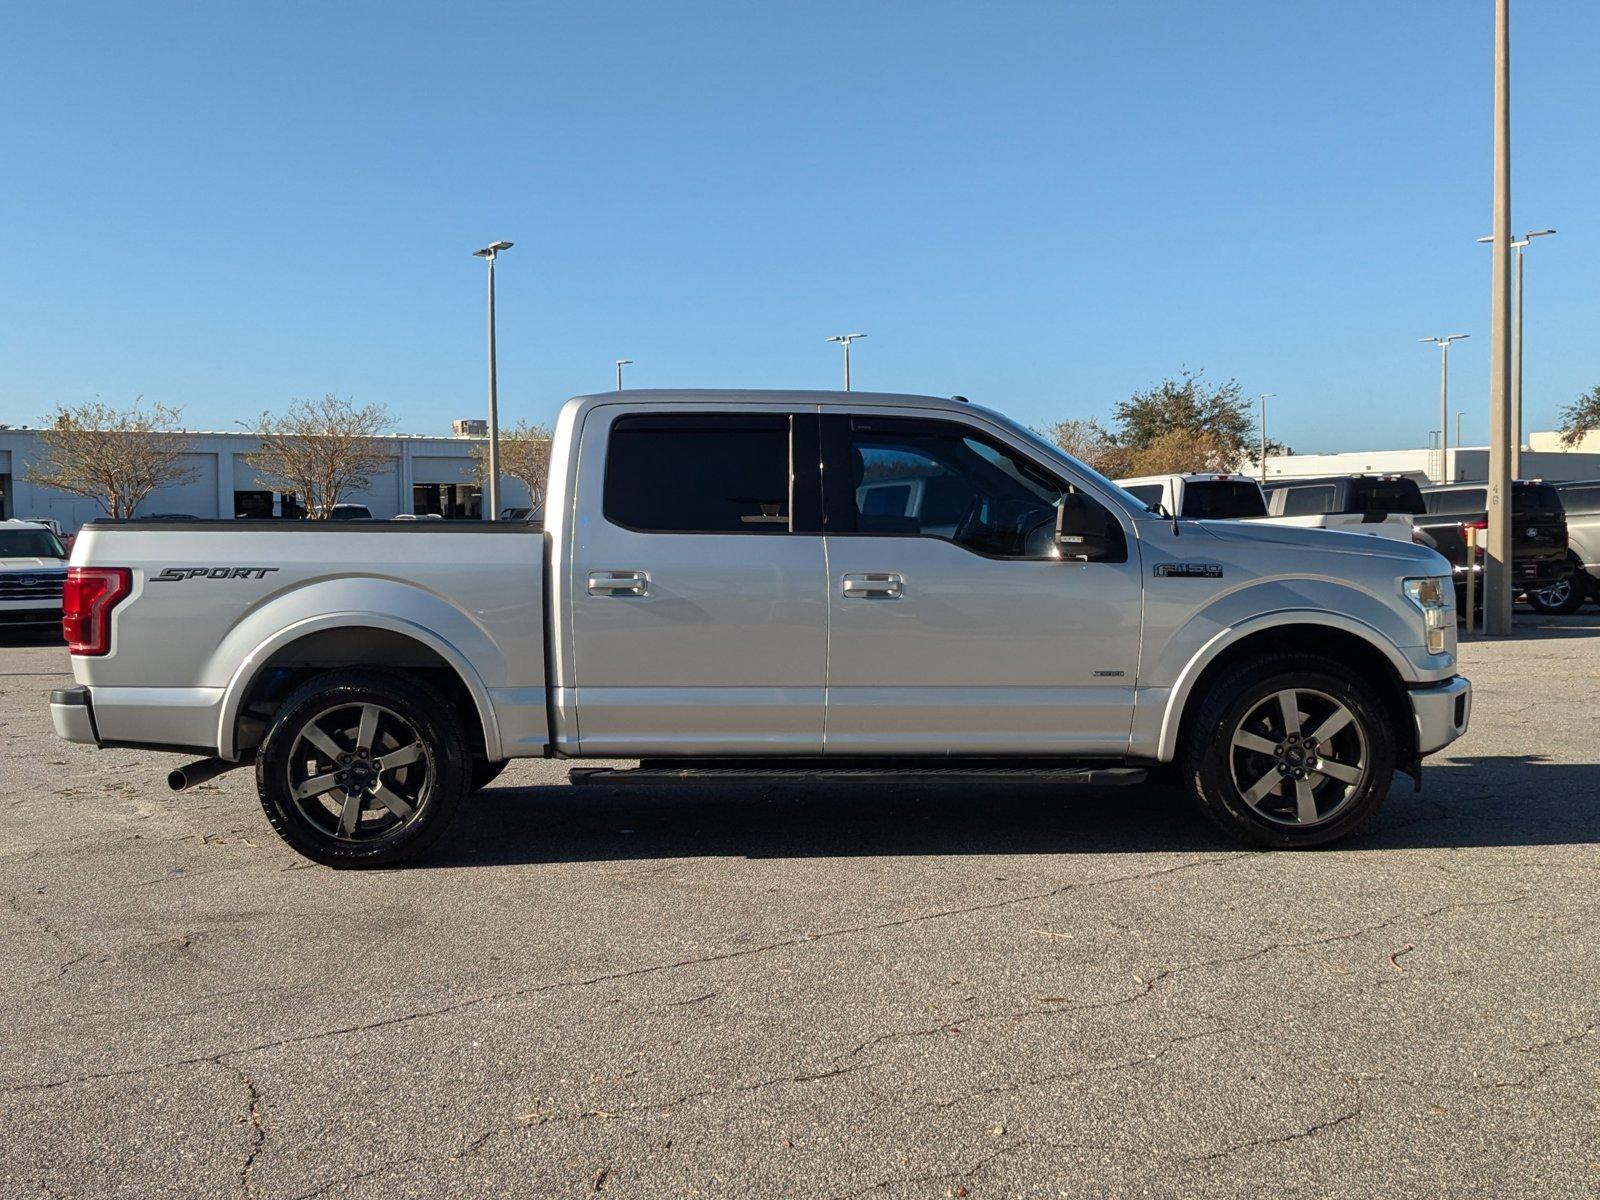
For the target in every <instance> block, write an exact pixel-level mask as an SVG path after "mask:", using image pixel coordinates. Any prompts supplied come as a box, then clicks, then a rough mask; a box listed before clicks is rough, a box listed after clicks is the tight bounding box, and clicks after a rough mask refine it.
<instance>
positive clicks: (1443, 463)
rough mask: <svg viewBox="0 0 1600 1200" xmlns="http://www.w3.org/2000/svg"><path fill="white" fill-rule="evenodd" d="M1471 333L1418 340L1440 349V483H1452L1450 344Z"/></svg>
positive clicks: (1469, 335)
mask: <svg viewBox="0 0 1600 1200" xmlns="http://www.w3.org/2000/svg"><path fill="white" fill-rule="evenodd" d="M1471 336H1472V335H1471V334H1470V333H1451V334H1446V335H1445V336H1444V337H1442V338H1439V337H1425V338H1418V339H1417V341H1419V342H1432V343H1433V344H1434V345H1436V346H1438V347H1439V474H1440V475H1441V476H1442V478H1441V479H1440V480H1439V482H1440V483H1449V482H1450V343H1451V342H1459V341H1460V340H1461V339H1462V338H1469V337H1471Z"/></svg>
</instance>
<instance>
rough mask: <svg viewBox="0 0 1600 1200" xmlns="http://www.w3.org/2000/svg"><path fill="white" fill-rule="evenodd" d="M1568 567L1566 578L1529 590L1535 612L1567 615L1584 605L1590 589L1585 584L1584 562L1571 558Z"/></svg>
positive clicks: (1529, 601) (1529, 597) (1530, 601)
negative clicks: (1535, 589)
mask: <svg viewBox="0 0 1600 1200" xmlns="http://www.w3.org/2000/svg"><path fill="white" fill-rule="evenodd" d="M1567 567H1568V568H1569V573H1568V574H1567V575H1566V576H1565V577H1564V578H1562V579H1558V580H1556V581H1555V582H1554V583H1552V584H1550V585H1549V586H1548V587H1542V588H1539V589H1538V590H1537V591H1532V590H1530V591H1529V592H1528V603H1529V605H1531V606H1532V608H1533V610H1534V611H1535V612H1541V613H1547V614H1553V615H1559V616H1566V615H1568V614H1569V613H1575V612H1577V611H1578V610H1579V609H1580V608H1582V607H1583V602H1584V600H1586V599H1587V598H1588V589H1587V588H1586V587H1585V586H1584V584H1585V583H1586V582H1587V580H1586V578H1585V576H1584V573H1583V564H1581V563H1580V562H1578V560H1577V559H1576V558H1569V559H1568V560H1567Z"/></svg>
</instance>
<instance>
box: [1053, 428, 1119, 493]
mask: <svg viewBox="0 0 1600 1200" xmlns="http://www.w3.org/2000/svg"><path fill="white" fill-rule="evenodd" d="M1038 432H1039V434H1040V435H1041V436H1042V437H1045V438H1048V439H1049V440H1050V441H1052V442H1054V443H1055V444H1056V445H1058V446H1060V447H1061V448H1062V449H1063V450H1065V451H1066V452H1067V453H1068V454H1070V455H1072V457H1073V458H1075V459H1077V460H1078V461H1079V462H1081V463H1083V464H1085V465H1086V466H1089V467H1093V468H1094V469H1095V470H1096V471H1099V472H1100V473H1101V474H1102V475H1105V476H1107V477H1109V478H1111V479H1116V478H1117V477H1119V476H1125V475H1127V474H1129V470H1128V466H1129V463H1130V455H1129V452H1128V450H1127V448H1126V447H1124V446H1120V445H1118V444H1117V439H1116V438H1115V437H1114V436H1113V435H1112V433H1111V432H1110V431H1109V430H1107V429H1106V427H1105V426H1103V425H1101V424H1100V422H1099V421H1095V420H1085V419H1083V418H1073V419H1070V420H1066V421H1057V422H1055V423H1054V424H1052V425H1047V426H1046V427H1045V428H1043V429H1041V430H1039V431H1038Z"/></svg>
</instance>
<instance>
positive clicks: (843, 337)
mask: <svg viewBox="0 0 1600 1200" xmlns="http://www.w3.org/2000/svg"><path fill="white" fill-rule="evenodd" d="M866 336H867V335H866V334H864V333H836V334H834V335H833V336H832V337H831V338H829V339H828V341H830V342H838V343H839V344H840V345H841V346H843V347H844V390H845V391H847V392H848V391H849V390H850V343H851V342H853V341H855V340H856V339H857V338H864V337H866Z"/></svg>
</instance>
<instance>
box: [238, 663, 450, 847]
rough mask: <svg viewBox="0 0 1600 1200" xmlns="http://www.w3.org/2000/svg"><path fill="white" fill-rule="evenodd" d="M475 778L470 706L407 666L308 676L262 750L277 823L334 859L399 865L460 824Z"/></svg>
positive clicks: (282, 831) (270, 811) (266, 790)
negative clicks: (465, 719) (458, 706)
mask: <svg viewBox="0 0 1600 1200" xmlns="http://www.w3.org/2000/svg"><path fill="white" fill-rule="evenodd" d="M363 750H365V753H363ZM385 759H398V760H399V761H397V762H394V763H392V765H389V766H384V765H383V763H384V760H385ZM471 780H472V757H471V751H470V750H469V748H468V742H467V735H466V730H465V729H464V728H463V727H462V724H461V718H460V716H459V715H458V714H457V713H456V711H455V709H454V708H453V707H451V705H450V703H449V701H447V700H446V699H445V698H444V697H443V696H441V695H440V694H439V693H438V692H436V691H434V689H433V688H431V687H429V686H428V685H427V684H425V683H423V682H422V681H421V680H419V679H415V678H413V677H411V676H409V675H404V674H401V673H399V672H396V671H384V670H377V669H369V668H350V669H345V670H338V671H330V672H328V673H326V674H323V675H318V676H316V677H315V678H313V679H310V680H308V681H307V682H306V683H305V684H303V685H302V686H301V687H299V688H298V689H296V690H295V691H294V692H293V693H291V694H290V695H289V697H288V698H287V699H286V700H285V701H284V702H283V705H282V706H281V707H280V708H279V709H278V712H277V715H276V716H275V717H274V719H273V722H272V727H271V728H270V729H269V730H268V731H267V736H266V740H265V741H263V742H262V744H261V749H260V751H259V752H258V753H257V755H256V791H257V793H258V794H259V795H260V797H261V807H262V809H263V811H265V813H266V814H267V820H268V822H269V823H270V824H271V825H272V828H273V829H274V830H275V831H276V832H277V834H278V836H279V837H281V838H282V839H283V840H284V841H285V842H287V843H288V844H289V845H290V846H292V847H293V848H294V849H295V850H297V851H299V852H300V853H301V854H303V855H305V857H307V858H309V859H311V860H312V861H313V862H319V863H322V864H323V865H324V866H329V867H380V866H391V865H393V864H394V863H398V862H402V861H404V860H405V859H408V858H410V857H412V856H413V855H416V854H420V853H421V852H422V851H424V850H426V849H427V848H428V847H429V846H431V845H433V843H434V842H435V841H437V840H438V839H439V836H440V835H441V834H443V833H444V831H445V830H446V829H447V828H448V827H449V825H450V822H451V820H453V819H454V817H455V815H456V810H457V808H459V807H460V804H461V801H462V800H463V799H464V798H465V797H466V794H467V789H468V787H469V786H470V784H471ZM345 783H353V784H354V785H355V787H354V788H347V787H345V786H343V784H345Z"/></svg>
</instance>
